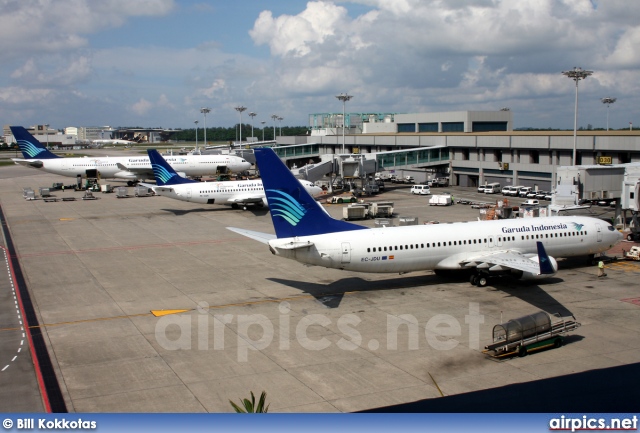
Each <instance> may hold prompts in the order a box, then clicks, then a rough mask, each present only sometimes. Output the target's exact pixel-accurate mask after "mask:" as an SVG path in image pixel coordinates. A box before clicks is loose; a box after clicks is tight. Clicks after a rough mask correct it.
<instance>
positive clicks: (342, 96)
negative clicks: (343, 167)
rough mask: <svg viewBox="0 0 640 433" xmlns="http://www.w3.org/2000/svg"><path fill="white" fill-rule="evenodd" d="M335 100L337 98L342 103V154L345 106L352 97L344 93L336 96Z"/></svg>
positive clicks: (345, 119) (345, 122)
mask: <svg viewBox="0 0 640 433" xmlns="http://www.w3.org/2000/svg"><path fill="white" fill-rule="evenodd" d="M336 98H338V99H339V100H341V101H342V153H344V141H345V139H344V128H345V127H346V125H347V118H346V105H347V101H349V100H350V99H351V98H353V96H351V95H348V94H346V93H341V94H339V95H336Z"/></svg>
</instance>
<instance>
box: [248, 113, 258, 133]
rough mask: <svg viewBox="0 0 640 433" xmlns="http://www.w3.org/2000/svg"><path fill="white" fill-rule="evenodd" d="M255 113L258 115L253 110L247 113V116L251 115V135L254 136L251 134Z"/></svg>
mask: <svg viewBox="0 0 640 433" xmlns="http://www.w3.org/2000/svg"><path fill="white" fill-rule="evenodd" d="M257 115H258V113H254V112H253V111H252V112H250V113H249V117H251V137H254V135H253V118H254V117H256V116H257ZM252 139H253V138H252Z"/></svg>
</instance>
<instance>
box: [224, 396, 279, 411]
mask: <svg viewBox="0 0 640 433" xmlns="http://www.w3.org/2000/svg"><path fill="white" fill-rule="evenodd" d="M266 399H267V392H266V391H262V394H260V400H259V401H258V405H257V406H256V397H255V396H254V395H253V391H251V400H249V399H248V398H245V399H241V400H240V403H241V404H242V406H244V407H240V406H238V405H237V404H235V403H234V402H232V401H231V400H229V403H231V406H232V407H233V409H234V410H235V411H236V413H267V412H269V405H267V406H266V407H265V405H264V403H265V401H266Z"/></svg>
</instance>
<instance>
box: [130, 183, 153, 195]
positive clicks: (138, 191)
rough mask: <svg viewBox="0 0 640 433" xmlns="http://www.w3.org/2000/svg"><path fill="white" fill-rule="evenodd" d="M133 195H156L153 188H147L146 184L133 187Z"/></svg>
mask: <svg viewBox="0 0 640 433" xmlns="http://www.w3.org/2000/svg"><path fill="white" fill-rule="evenodd" d="M133 195H135V196H136V197H149V196H151V195H154V193H153V190H152V189H151V188H147V187H146V186H142V185H137V186H136V187H135V188H133Z"/></svg>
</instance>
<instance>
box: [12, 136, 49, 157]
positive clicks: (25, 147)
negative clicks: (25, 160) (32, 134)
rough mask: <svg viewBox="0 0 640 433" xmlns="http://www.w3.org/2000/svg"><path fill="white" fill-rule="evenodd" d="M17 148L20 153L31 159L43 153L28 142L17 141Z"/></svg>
mask: <svg viewBox="0 0 640 433" xmlns="http://www.w3.org/2000/svg"><path fill="white" fill-rule="evenodd" d="M18 146H19V147H20V150H21V151H22V152H24V153H26V154H27V155H29V156H30V157H31V158H33V157H35V156H36V155H38V154H40V153H42V152H44V149H41V148H39V147H38V146H36V145H34V144H33V143H31V142H30V141H26V140H20V141H18Z"/></svg>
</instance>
